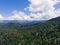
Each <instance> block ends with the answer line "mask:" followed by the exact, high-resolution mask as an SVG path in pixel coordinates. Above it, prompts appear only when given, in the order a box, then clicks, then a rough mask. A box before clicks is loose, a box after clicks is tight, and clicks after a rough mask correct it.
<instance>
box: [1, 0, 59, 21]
mask: <svg viewBox="0 0 60 45" xmlns="http://www.w3.org/2000/svg"><path fill="white" fill-rule="evenodd" d="M12 12H14V13H12ZM58 16H60V0H0V20H1V19H3V20H4V19H6V20H7V19H9V20H15V19H17V20H18V19H19V20H48V19H51V18H54V17H58ZM6 17H7V18H6Z"/></svg>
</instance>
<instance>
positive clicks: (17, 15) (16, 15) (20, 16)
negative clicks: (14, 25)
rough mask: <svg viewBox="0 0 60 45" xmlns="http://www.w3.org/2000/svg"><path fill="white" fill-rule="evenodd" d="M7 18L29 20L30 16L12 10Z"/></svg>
mask: <svg viewBox="0 0 60 45" xmlns="http://www.w3.org/2000/svg"><path fill="white" fill-rule="evenodd" d="M8 20H31V18H30V16H28V15H26V14H25V13H24V12H22V11H13V16H10V17H8Z"/></svg>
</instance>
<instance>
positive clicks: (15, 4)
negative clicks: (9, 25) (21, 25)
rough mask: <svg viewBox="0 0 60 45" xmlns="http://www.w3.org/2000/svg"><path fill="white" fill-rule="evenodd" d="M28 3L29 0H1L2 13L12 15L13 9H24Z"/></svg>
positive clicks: (0, 9) (0, 8) (0, 11)
mask: <svg viewBox="0 0 60 45" xmlns="http://www.w3.org/2000/svg"><path fill="white" fill-rule="evenodd" d="M28 5H29V2H28V0H0V13H2V14H3V15H4V16H5V17H6V16H10V15H12V14H11V12H12V11H14V10H18V11H19V10H21V11H24V8H25V7H27V6H28Z"/></svg>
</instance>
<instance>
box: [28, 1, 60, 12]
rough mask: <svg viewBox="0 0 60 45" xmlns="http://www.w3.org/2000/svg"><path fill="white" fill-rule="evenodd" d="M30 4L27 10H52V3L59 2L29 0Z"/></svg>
mask: <svg viewBox="0 0 60 45" xmlns="http://www.w3.org/2000/svg"><path fill="white" fill-rule="evenodd" d="M29 2H30V5H29V7H27V8H29V11H31V12H37V11H47V10H50V9H52V10H54V5H55V4H57V3H58V2H60V0H29Z"/></svg>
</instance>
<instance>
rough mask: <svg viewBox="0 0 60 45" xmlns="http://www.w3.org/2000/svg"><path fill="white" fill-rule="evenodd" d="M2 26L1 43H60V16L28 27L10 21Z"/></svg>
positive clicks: (6, 44) (34, 44)
mask: <svg viewBox="0 0 60 45" xmlns="http://www.w3.org/2000/svg"><path fill="white" fill-rule="evenodd" d="M0 26H1V25H0ZM1 27H2V28H0V45H60V17H56V18H53V19H50V20H48V21H44V22H38V23H35V24H32V25H28V26H26V27H25V26H24V25H22V24H20V23H15V22H14V21H13V22H11V21H10V22H9V23H6V24H4V25H2V26H1Z"/></svg>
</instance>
